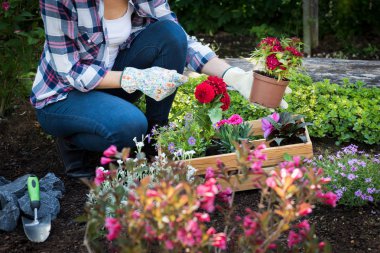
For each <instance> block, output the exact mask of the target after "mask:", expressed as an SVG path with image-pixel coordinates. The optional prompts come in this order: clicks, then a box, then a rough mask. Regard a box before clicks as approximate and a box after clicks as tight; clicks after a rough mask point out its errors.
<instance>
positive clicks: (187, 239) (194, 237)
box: [177, 220, 202, 247]
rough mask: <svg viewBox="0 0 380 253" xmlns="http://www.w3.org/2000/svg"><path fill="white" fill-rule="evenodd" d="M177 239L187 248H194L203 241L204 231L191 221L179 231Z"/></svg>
mask: <svg viewBox="0 0 380 253" xmlns="http://www.w3.org/2000/svg"><path fill="white" fill-rule="evenodd" d="M177 239H178V240H179V241H181V242H182V243H183V244H184V245H186V246H190V247H192V246H194V245H196V244H198V243H200V242H201V241H202V230H201V229H200V228H199V225H198V223H197V222H196V221H195V220H190V221H189V222H188V223H187V224H186V227H185V228H182V229H180V230H178V232H177Z"/></svg>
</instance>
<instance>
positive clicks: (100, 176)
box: [94, 167, 111, 186]
mask: <svg viewBox="0 0 380 253" xmlns="http://www.w3.org/2000/svg"><path fill="white" fill-rule="evenodd" d="M110 174H111V172H110V171H108V170H104V169H103V168H102V167H99V168H97V169H96V171H95V175H96V176H95V179H94V182H95V185H97V186H99V185H101V184H102V183H103V182H104V181H105V180H106V178H107V176H109V175H110Z"/></svg>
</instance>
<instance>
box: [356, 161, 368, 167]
mask: <svg viewBox="0 0 380 253" xmlns="http://www.w3.org/2000/svg"><path fill="white" fill-rule="evenodd" d="M358 165H360V166H362V167H365V166H367V163H366V162H365V161H359V162H358Z"/></svg>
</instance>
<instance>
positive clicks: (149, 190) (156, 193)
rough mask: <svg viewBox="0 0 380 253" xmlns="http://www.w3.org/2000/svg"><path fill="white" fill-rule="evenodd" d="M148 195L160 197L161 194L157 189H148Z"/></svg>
mask: <svg viewBox="0 0 380 253" xmlns="http://www.w3.org/2000/svg"><path fill="white" fill-rule="evenodd" d="M146 196H147V197H149V198H152V197H153V198H154V197H158V196H159V194H158V192H157V191H155V190H151V189H148V190H147V191H146Z"/></svg>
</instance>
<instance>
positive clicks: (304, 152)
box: [185, 120, 313, 191]
mask: <svg viewBox="0 0 380 253" xmlns="http://www.w3.org/2000/svg"><path fill="white" fill-rule="evenodd" d="M249 123H250V124H251V126H252V130H251V131H253V133H254V136H261V137H262V136H263V130H262V127H261V120H253V121H250V122H249ZM305 135H306V139H307V142H306V143H297V144H290V145H285V146H279V147H269V143H267V142H266V141H265V139H259V140H254V141H252V144H253V145H254V146H258V145H259V144H260V143H265V144H266V146H267V148H266V149H264V150H263V151H262V152H263V153H264V154H266V155H267V160H266V161H264V162H263V167H264V169H266V170H271V169H272V168H273V167H274V166H276V165H278V164H279V163H280V162H282V161H284V155H285V154H288V155H291V156H301V157H304V158H308V159H310V158H312V157H313V144H312V141H311V139H310V136H309V132H308V130H307V128H306V132H305ZM217 161H221V162H223V163H224V164H225V165H226V167H227V168H228V170H229V171H231V172H233V173H234V172H235V173H237V172H236V171H237V169H238V167H239V162H238V158H237V155H236V153H228V154H220V155H212V156H205V157H198V158H194V159H191V160H185V162H186V163H187V164H189V165H191V166H193V167H194V168H195V169H196V170H197V172H196V174H197V175H204V174H205V173H206V169H207V168H209V167H215V165H216V163H217ZM241 176H242V175H236V176H235V178H236V177H241ZM254 177H255V176H254V175H250V176H249V180H245V181H244V182H242V184H237V188H236V190H237V191H245V190H251V189H254V186H253V184H252V180H251V179H254ZM234 180H236V179H234ZM219 183H220V184H221V185H223V186H224V184H225V181H224V180H220V182H219Z"/></svg>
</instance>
